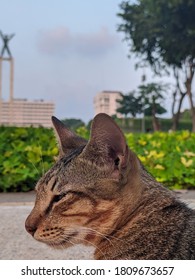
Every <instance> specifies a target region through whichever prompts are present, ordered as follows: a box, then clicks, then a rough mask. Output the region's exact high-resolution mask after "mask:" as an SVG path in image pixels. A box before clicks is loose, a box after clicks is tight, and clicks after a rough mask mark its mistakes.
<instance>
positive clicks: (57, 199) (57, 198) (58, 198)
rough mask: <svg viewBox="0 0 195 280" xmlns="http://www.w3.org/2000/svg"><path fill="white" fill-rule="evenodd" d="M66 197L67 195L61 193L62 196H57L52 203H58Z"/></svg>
mask: <svg viewBox="0 0 195 280" xmlns="http://www.w3.org/2000/svg"><path fill="white" fill-rule="evenodd" d="M65 196H66V193H61V194H58V195H55V196H54V198H53V200H52V202H53V203H56V202H58V201H60V200H61V199H62V198H64V197H65Z"/></svg>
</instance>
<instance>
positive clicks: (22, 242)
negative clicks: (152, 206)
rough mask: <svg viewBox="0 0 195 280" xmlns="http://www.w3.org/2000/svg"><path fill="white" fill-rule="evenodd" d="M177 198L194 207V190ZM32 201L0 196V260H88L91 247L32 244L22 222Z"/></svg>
mask: <svg viewBox="0 0 195 280" xmlns="http://www.w3.org/2000/svg"><path fill="white" fill-rule="evenodd" d="M178 196H179V197H180V198H181V199H182V200H184V201H186V202H187V203H189V205H190V206H191V207H193V208H195V191H192V192H189V191H188V192H180V193H178ZM34 199H35V195H34V192H29V193H10V194H7V193H0V217H1V220H0V259H2V260H3V259H4V260H6V259H7V260H13V259H15V260H16V259H17V260H20V259H25V260H30V259H56V260H57V259H64V260H66V259H69V260H71V259H92V258H93V251H94V249H93V248H90V247H84V246H75V247H72V248H70V249H66V250H63V251H61V250H54V249H52V248H49V247H47V246H46V245H45V244H42V243H39V242H37V241H35V240H34V239H33V238H32V237H31V236H30V235H29V234H28V233H27V232H26V230H25V228H24V222H25V220H26V217H27V216H28V214H29V213H30V211H31V209H32V207H33V202H34Z"/></svg>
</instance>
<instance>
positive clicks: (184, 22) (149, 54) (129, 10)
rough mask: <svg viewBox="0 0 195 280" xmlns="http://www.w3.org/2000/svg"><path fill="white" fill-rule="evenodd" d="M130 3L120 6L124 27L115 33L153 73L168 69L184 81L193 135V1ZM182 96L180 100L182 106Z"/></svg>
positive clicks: (194, 33)
mask: <svg viewBox="0 0 195 280" xmlns="http://www.w3.org/2000/svg"><path fill="white" fill-rule="evenodd" d="M130 2H131V1H123V2H122V3H121V5H120V9H121V12H120V13H119V14H118V15H119V16H120V17H121V18H122V20H123V23H122V24H120V25H119V28H118V30H119V31H121V32H124V33H125V39H126V40H127V41H128V44H129V47H130V52H133V53H135V54H136V55H137V56H138V57H139V58H141V61H142V62H143V61H146V62H148V63H149V64H150V65H151V66H152V68H153V70H154V71H155V73H160V72H162V70H168V69H169V67H170V68H172V69H173V70H177V71H178V73H179V74H178V77H180V81H181V80H182V79H183V82H182V86H183V88H184V89H185V90H184V91H183V93H186V95H188V97H189V102H190V108H191V114H192V130H193V131H195V107H194V104H193V96H192V82H193V77H194V69H195V17H194V15H195V1H194V0H169V1H164V0H137V1H136V2H135V1H132V4H131V3H130ZM176 85H178V84H177V83H176ZM174 94H177V93H174ZM184 96H185V95H182V94H181V96H180V102H181V103H182V102H183V98H184ZM179 107H180V105H179Z"/></svg>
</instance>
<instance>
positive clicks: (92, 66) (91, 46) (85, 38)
mask: <svg viewBox="0 0 195 280" xmlns="http://www.w3.org/2000/svg"><path fill="white" fill-rule="evenodd" d="M120 3H121V0H120V1H119V0H106V1H103V0H99V1H90V0H85V1H77V0H72V1H68V0H57V1H52V0H42V1H40V2H38V1H32V0H30V1H25V0H17V1H14V0H2V1H1V17H0V30H2V32H3V33H4V34H11V33H15V34H16V35H15V37H14V38H13V39H12V40H11V41H10V43H9V47H10V50H11V52H12V55H13V57H14V60H15V75H14V97H15V98H28V99H31V100H33V99H45V100H52V101H54V102H55V104H56V112H55V115H56V116H57V117H58V118H80V119H82V120H84V121H85V122H87V121H89V120H90V119H91V118H93V116H94V110H93V98H94V96H95V95H96V94H97V93H98V92H100V91H102V90H115V91H122V92H124V93H127V92H129V91H130V90H133V89H136V87H137V86H138V85H139V84H140V83H141V75H142V74H143V70H139V71H135V68H134V65H135V59H134V58H131V59H129V58H128V57H127V56H128V48H127V43H126V42H123V41H122V39H123V37H124V36H123V34H119V33H118V32H117V25H118V24H119V23H120V18H118V17H117V15H116V14H117V13H118V12H119V6H118V5H119V4H120ZM1 47H2V42H0V48H1ZM3 75H4V77H3V97H4V98H7V97H8V81H6V79H7V77H8V65H7V64H6V63H4V68H3ZM146 75H147V79H148V81H149V79H151V77H152V75H151V72H150V71H149V70H147V73H146Z"/></svg>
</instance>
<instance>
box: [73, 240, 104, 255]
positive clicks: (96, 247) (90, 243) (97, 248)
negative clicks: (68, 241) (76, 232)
mask: <svg viewBox="0 0 195 280" xmlns="http://www.w3.org/2000/svg"><path fill="white" fill-rule="evenodd" d="M75 239H77V240H81V241H83V239H82V238H79V237H75ZM85 242H87V243H88V244H89V245H91V246H93V247H95V249H96V250H98V251H99V252H100V253H101V254H102V255H103V256H106V254H105V253H104V252H103V251H102V250H101V249H100V248H99V247H98V246H96V245H95V244H94V243H92V242H90V241H89V240H85Z"/></svg>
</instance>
